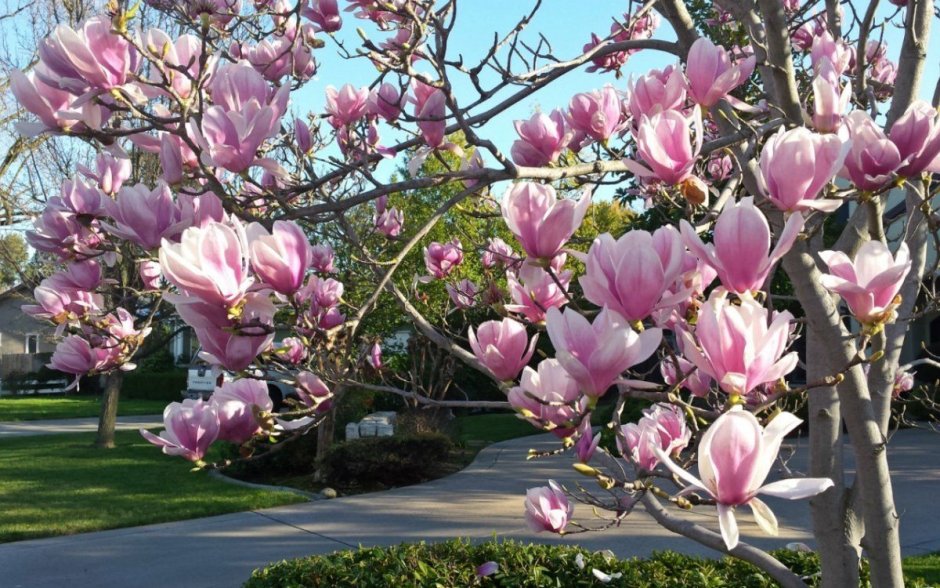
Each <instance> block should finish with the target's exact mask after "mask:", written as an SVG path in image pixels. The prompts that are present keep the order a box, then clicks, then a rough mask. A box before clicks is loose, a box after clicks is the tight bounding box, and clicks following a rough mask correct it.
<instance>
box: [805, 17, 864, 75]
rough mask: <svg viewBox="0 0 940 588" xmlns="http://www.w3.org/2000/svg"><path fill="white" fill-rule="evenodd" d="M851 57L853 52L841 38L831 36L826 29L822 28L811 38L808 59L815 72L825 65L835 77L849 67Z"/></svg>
mask: <svg viewBox="0 0 940 588" xmlns="http://www.w3.org/2000/svg"><path fill="white" fill-rule="evenodd" d="M853 59H854V55H853V52H852V50H851V49H850V48H849V47H848V46H847V45H846V44H845V41H843V40H842V39H841V38H840V39H835V38H833V36H832V33H830V32H829V30H828V29H823V30H822V31H821V33H820V34H817V35H816V36H815V38H814V39H813V46H812V48H811V49H810V60H811V61H812V63H813V70H814V71H815V72H816V73H817V74H818V73H819V72H820V71H822V70H823V69H825V68H826V67H830V68H832V72H833V74H834V76H835V77H838V76H841V75H842V74H844V73H846V72H847V71H848V70H849V69H851V68H850V65H851V62H852V60H853ZM827 64H828V65H827Z"/></svg>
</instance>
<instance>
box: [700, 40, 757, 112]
mask: <svg viewBox="0 0 940 588" xmlns="http://www.w3.org/2000/svg"><path fill="white" fill-rule="evenodd" d="M756 61H757V60H756V58H755V57H753V56H751V57H748V58H747V59H745V60H743V61H741V62H739V63H737V64H735V65H731V56H730V55H729V54H728V52H727V51H726V50H725V49H724V47H721V46H718V45H715V44H714V43H712V42H711V41H710V40H709V39H708V38H707V37H700V38H699V39H698V40H697V41H696V42H695V43H693V44H692V48H691V49H690V50H689V58H688V60H687V62H686V66H685V75H686V77H687V78H688V88H689V98H691V99H692V100H693V101H694V102H695V103H696V104H699V105H701V106H703V107H704V108H711V107H712V106H714V105H716V104H718V101H719V100H721V99H722V98H724V97H725V96H727V95H728V93H729V92H731V90H734V89H735V88H737V87H738V86H740V85H741V84H743V83H744V82H746V81H747V79H748V78H749V77H751V73H752V72H753V71H754V65H755V63H756Z"/></svg>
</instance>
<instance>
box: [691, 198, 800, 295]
mask: <svg viewBox="0 0 940 588" xmlns="http://www.w3.org/2000/svg"><path fill="white" fill-rule="evenodd" d="M681 227H682V238H683V241H685V245H686V247H688V248H689V250H690V251H691V252H692V253H693V254H695V256H696V257H698V258H699V259H700V260H702V261H704V262H705V263H707V264H708V265H710V266H711V267H713V268H714V269H715V271H717V272H718V279H720V280H721V284H722V285H723V286H724V287H725V288H727V289H728V290H730V291H731V292H734V293H736V294H744V293H746V292H756V291H758V290H762V289H763V288H764V283H765V282H766V281H767V277H768V276H769V275H770V270H771V269H773V267H774V266H775V265H776V264H777V262H778V261H780V259H781V258H783V256H784V255H785V254H786V253H787V251H789V250H790V248H791V247H792V246H793V244H794V243H795V242H796V239H797V238H798V237H799V235H800V231H801V230H802V229H803V217H802V216H800V215H798V214H794V215H790V218H788V219H787V222H786V225H784V228H783V231H782V232H781V234H780V238H779V239H778V240H777V245H776V247H774V249H773V251H771V250H770V237H771V235H770V225H769V224H767V219H766V218H765V217H764V213H762V212H761V211H760V210H758V208H757V207H756V206H754V198H753V197H750V196H748V197H746V198H742V199H741V201H740V202H738V203H735V204H734V205H732V206H725V209H724V210H723V211H722V212H721V215H720V216H719V217H718V222H716V223H715V231H714V233H715V242H714V243H713V244H711V243H710V244H707V245H706V244H705V243H703V242H702V240H701V239H700V238H699V236H698V234H697V233H696V232H695V229H694V228H692V225H690V224H689V223H687V222H686V221H684V220H683V221H682V224H681Z"/></svg>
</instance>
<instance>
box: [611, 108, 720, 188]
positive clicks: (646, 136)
mask: <svg viewBox="0 0 940 588" xmlns="http://www.w3.org/2000/svg"><path fill="white" fill-rule="evenodd" d="M689 122H691V123H692V127H693V129H694V131H695V140H694V143H693V140H692V138H691V137H690V136H689ZM634 135H635V137H636V153H637V155H638V156H639V157H640V158H641V159H642V160H643V164H641V163H638V162H636V161H633V160H632V159H625V160H624V164H625V165H626V166H627V168H628V169H629V170H630V171H632V172H633V173H634V174H636V175H637V176H639V177H640V178H643V179H651V178H652V179H656V180H659V181H661V182H663V183H664V184H667V185H670V186H675V185H680V184H682V183H683V182H684V181H686V180H688V179H689V178H691V177H694V176H692V170H693V168H694V167H695V162H696V161H697V160H698V155H699V152H701V150H702V138H703V136H704V132H703V130H702V115H701V111H699V110H698V109H696V110H695V112H694V113H692V116H691V117H686V116H685V115H684V114H682V113H681V112H678V111H676V110H666V111H663V112H659V113H657V114H654V115H653V116H650V117H648V116H646V115H643V116H642V117H641V118H640V120H639V123H638V125H637V130H636V131H635V133H634ZM644 164H645V165H644Z"/></svg>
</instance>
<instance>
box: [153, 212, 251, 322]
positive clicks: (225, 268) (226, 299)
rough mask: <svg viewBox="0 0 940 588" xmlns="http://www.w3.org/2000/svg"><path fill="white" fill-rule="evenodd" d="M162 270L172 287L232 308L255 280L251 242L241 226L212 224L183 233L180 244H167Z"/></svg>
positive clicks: (164, 245) (164, 247) (164, 250)
mask: <svg viewBox="0 0 940 588" xmlns="http://www.w3.org/2000/svg"><path fill="white" fill-rule="evenodd" d="M160 266H161V267H162V268H163V275H164V277H165V278H166V279H167V281H169V282H170V283H171V284H173V285H174V286H176V287H177V288H179V289H180V290H181V291H182V292H184V293H185V294H188V295H190V296H195V297H197V298H199V299H201V300H203V301H204V302H206V303H208V304H211V305H216V306H225V307H230V306H232V305H234V304H235V303H237V302H238V301H240V300H241V299H242V298H243V297H244V295H245V293H246V292H247V291H248V288H249V287H250V286H251V285H252V283H253V280H252V278H251V277H250V276H249V273H248V240H247V238H246V236H245V231H244V229H243V227H242V226H241V224H240V223H238V222H237V221H235V224H234V225H232V226H229V225H227V224H222V223H217V222H210V223H208V224H206V226H204V227H190V228H188V229H186V230H185V231H183V236H182V238H181V240H180V242H179V243H170V242H169V241H167V240H166V239H164V240H163V246H162V247H161V248H160Z"/></svg>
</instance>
